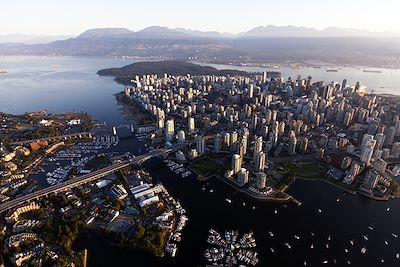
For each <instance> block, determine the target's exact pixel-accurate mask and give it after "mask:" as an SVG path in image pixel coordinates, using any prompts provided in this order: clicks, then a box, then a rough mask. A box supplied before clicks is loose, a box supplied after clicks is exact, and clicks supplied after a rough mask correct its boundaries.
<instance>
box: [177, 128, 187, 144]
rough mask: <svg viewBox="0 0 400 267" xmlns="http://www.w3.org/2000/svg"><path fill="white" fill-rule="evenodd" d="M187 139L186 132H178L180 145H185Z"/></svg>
mask: <svg viewBox="0 0 400 267" xmlns="http://www.w3.org/2000/svg"><path fill="white" fill-rule="evenodd" d="M185 141H186V138H185V132H184V131H183V130H179V131H178V143H180V144H183V143H185Z"/></svg>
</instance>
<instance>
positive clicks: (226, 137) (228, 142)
mask: <svg viewBox="0 0 400 267" xmlns="http://www.w3.org/2000/svg"><path fill="white" fill-rule="evenodd" d="M230 145H231V135H230V133H225V134H224V146H227V147H229V146H230Z"/></svg>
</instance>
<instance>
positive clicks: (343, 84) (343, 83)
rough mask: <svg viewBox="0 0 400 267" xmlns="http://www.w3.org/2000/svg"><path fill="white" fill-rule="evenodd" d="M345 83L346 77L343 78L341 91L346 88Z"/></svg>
mask: <svg viewBox="0 0 400 267" xmlns="http://www.w3.org/2000/svg"><path fill="white" fill-rule="evenodd" d="M346 84H347V80H346V79H343V82H342V91H343V89H344V88H346Z"/></svg>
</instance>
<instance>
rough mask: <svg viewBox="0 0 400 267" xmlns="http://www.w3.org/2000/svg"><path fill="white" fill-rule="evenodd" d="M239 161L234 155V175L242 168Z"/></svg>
mask: <svg viewBox="0 0 400 267" xmlns="http://www.w3.org/2000/svg"><path fill="white" fill-rule="evenodd" d="M240 161H241V160H240V156H239V155H238V154H234V155H233V156H232V171H233V173H235V174H236V173H238V172H239V170H240V168H241V167H242V166H241V164H240Z"/></svg>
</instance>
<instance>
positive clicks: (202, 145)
mask: <svg viewBox="0 0 400 267" xmlns="http://www.w3.org/2000/svg"><path fill="white" fill-rule="evenodd" d="M196 149H197V151H198V152H199V154H204V153H205V152H206V140H205V139H203V138H202V139H199V140H197V141H196Z"/></svg>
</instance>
